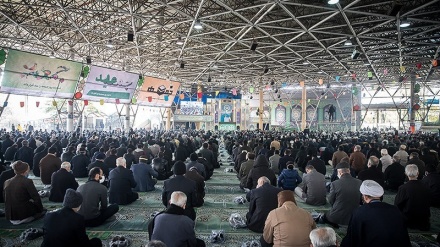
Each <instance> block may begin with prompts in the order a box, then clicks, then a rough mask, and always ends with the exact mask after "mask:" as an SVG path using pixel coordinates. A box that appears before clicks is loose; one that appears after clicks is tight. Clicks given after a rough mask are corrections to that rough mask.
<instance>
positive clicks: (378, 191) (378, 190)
mask: <svg viewBox="0 0 440 247" xmlns="http://www.w3.org/2000/svg"><path fill="white" fill-rule="evenodd" d="M359 190H360V191H361V193H362V194H363V195H366V196H371V197H381V196H383V193H384V191H383V188H382V186H380V184H378V183H377V182H375V181H373V180H365V181H364V182H362V185H361V188H360V189H359Z"/></svg>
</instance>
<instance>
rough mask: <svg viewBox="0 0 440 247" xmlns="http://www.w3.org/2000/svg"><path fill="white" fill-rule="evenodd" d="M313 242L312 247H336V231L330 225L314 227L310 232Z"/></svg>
mask: <svg viewBox="0 0 440 247" xmlns="http://www.w3.org/2000/svg"><path fill="white" fill-rule="evenodd" d="M309 238H310V241H311V242H312V244H311V245H310V247H336V246H338V242H337V240H336V232H335V230H333V228H330V227H320V228H315V229H313V230H312V231H311V232H310V234H309Z"/></svg>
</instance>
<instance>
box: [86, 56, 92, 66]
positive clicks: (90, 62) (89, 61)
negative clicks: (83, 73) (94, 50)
mask: <svg viewBox="0 0 440 247" xmlns="http://www.w3.org/2000/svg"><path fill="white" fill-rule="evenodd" d="M86 62H87V64H89V65H90V64H92V58H91V57H86Z"/></svg>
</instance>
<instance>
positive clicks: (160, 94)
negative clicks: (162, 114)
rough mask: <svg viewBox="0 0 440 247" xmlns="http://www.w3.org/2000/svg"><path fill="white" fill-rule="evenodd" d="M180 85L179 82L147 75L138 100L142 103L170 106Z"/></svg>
mask: <svg viewBox="0 0 440 247" xmlns="http://www.w3.org/2000/svg"><path fill="white" fill-rule="evenodd" d="M179 87H180V83H179V82H175V81H168V80H163V79H159V78H154V77H148V76H146V77H144V84H143V85H142V88H141V89H140V91H139V96H138V99H137V100H138V102H139V104H140V105H146V106H158V107H170V106H171V104H172V103H173V101H174V97H175V96H176V93H177V90H179ZM165 96H167V97H168V98H166V97H165ZM150 99H151V101H150Z"/></svg>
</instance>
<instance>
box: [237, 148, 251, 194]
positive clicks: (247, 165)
mask: <svg viewBox="0 0 440 247" xmlns="http://www.w3.org/2000/svg"><path fill="white" fill-rule="evenodd" d="M246 159H247V160H246V161H245V162H243V163H241V165H240V170H239V171H238V174H237V177H238V180H240V188H242V189H243V188H244V187H245V186H246V182H247V177H248V174H249V171H250V170H251V169H252V167H253V166H254V159H255V154H254V153H251V152H250V153H247V155H246Z"/></svg>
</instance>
